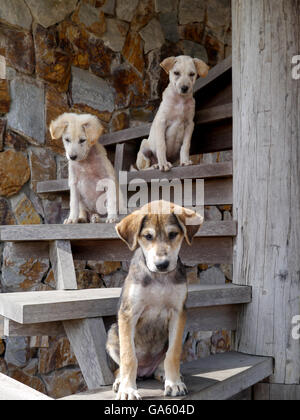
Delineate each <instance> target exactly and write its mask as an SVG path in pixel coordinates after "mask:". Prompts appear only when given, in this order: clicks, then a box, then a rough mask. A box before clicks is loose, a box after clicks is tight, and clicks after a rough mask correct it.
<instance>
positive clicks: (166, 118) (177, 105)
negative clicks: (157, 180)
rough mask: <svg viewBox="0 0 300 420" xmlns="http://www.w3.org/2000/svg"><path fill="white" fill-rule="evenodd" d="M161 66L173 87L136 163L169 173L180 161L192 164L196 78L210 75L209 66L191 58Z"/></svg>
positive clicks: (139, 166)
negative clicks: (191, 148)
mask: <svg viewBox="0 0 300 420" xmlns="http://www.w3.org/2000/svg"><path fill="white" fill-rule="evenodd" d="M161 67H162V68H163V69H164V70H165V71H166V72H167V73H168V74H169V76H170V84H169V86H168V87H167V89H166V90H165V91H164V94H163V100H162V103H161V105H160V107H159V110H158V112H157V114H156V117H155V119H154V122H153V124H152V127H151V130H150V135H149V138H148V139H147V140H144V141H143V142H142V144H141V149H140V152H139V154H138V157H137V163H136V166H137V168H138V169H139V170H143V169H148V168H150V167H152V168H153V169H157V168H159V169H160V170H161V171H169V170H170V169H171V168H172V166H173V165H172V164H174V163H175V162H176V161H177V160H178V159H180V165H181V166H187V165H192V162H191V161H190V156H189V153H190V146H191V138H192V134H193V131H194V126H195V125H194V117H195V99H194V98H193V87H194V85H195V82H196V80H197V76H201V77H206V76H207V74H208V70H209V67H208V66H207V64H205V63H204V62H203V61H202V60H199V59H198V58H194V59H193V58H191V57H188V56H179V57H169V58H167V59H165V60H164V61H163V62H162V63H161Z"/></svg>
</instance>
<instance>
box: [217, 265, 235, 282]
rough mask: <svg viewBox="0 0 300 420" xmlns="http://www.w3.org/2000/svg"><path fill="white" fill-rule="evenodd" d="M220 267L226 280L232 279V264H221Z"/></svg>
mask: <svg viewBox="0 0 300 420" xmlns="http://www.w3.org/2000/svg"><path fill="white" fill-rule="evenodd" d="M220 269H221V271H222V273H224V275H225V277H226V280H228V281H232V280H233V266H232V264H221V265H220Z"/></svg>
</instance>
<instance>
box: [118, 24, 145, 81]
mask: <svg viewBox="0 0 300 420" xmlns="http://www.w3.org/2000/svg"><path fill="white" fill-rule="evenodd" d="M122 54H123V56H124V57H125V58H126V60H127V61H128V63H130V64H131V65H132V66H133V67H135V68H136V69H137V70H138V71H139V72H140V73H143V71H144V68H145V59H144V44H143V40H142V38H141V37H140V35H139V34H138V33H136V32H129V33H128V35H127V38H126V42H125V45H124V48H123V51H122Z"/></svg>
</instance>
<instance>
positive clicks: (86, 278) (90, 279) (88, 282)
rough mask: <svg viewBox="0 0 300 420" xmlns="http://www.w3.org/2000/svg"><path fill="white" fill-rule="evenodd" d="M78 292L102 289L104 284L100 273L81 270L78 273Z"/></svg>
mask: <svg viewBox="0 0 300 420" xmlns="http://www.w3.org/2000/svg"><path fill="white" fill-rule="evenodd" d="M76 276H77V287H78V290H82V289H100V288H101V287H103V282H102V279H101V277H100V276H99V274H98V273H95V272H93V271H91V270H79V271H77V272H76Z"/></svg>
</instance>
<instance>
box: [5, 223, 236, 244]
mask: <svg viewBox="0 0 300 420" xmlns="http://www.w3.org/2000/svg"><path fill="white" fill-rule="evenodd" d="M235 235H236V223H235V222H232V221H222V222H204V224H203V226H202V228H201V229H200V230H199V232H198V234H197V235H196V237H198V238H203V237H224V236H231V237H234V236H235ZM105 239H119V237H118V235H117V233H116V230H115V224H106V223H100V224H97V225H95V224H88V223H87V224H77V225H27V226H1V228H0V240H1V241H3V242H35V241H55V240H70V241H85V240H91V241H92V240H95V241H97V240H105Z"/></svg>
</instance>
